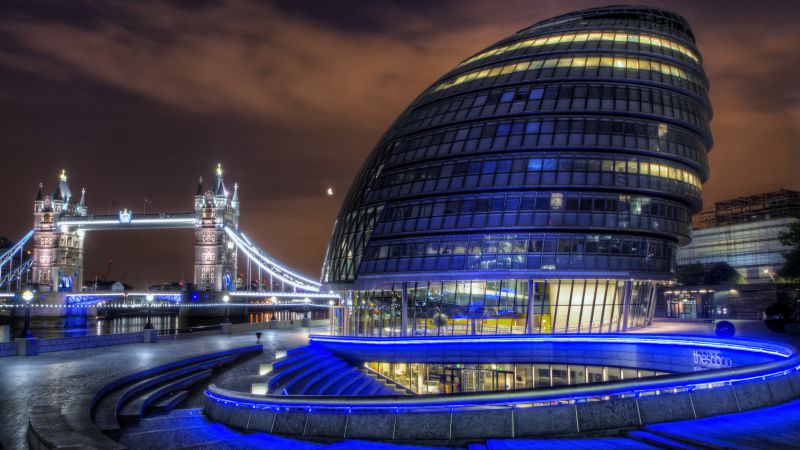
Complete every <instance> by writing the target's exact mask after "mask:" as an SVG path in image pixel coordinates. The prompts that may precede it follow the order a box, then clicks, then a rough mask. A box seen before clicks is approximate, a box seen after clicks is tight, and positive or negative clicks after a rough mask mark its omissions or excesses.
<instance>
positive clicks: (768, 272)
mask: <svg viewBox="0 0 800 450" xmlns="http://www.w3.org/2000/svg"><path fill="white" fill-rule="evenodd" d="M764 273H765V274H767V275H769V277H770V278H771V279H772V282H773V283H774V282H775V274H774V273H773V272H772V271H771V270H770V269H764Z"/></svg>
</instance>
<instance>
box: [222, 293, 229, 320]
mask: <svg viewBox="0 0 800 450" xmlns="http://www.w3.org/2000/svg"><path fill="white" fill-rule="evenodd" d="M230 300H231V297H230V296H229V295H228V294H225V295H223V296H222V301H223V302H225V323H231V319H229V318H228V302H229V301H230Z"/></svg>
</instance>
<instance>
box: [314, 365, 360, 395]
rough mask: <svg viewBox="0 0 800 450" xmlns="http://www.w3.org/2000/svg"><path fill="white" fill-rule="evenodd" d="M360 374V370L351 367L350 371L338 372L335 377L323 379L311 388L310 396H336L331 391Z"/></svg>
mask: <svg viewBox="0 0 800 450" xmlns="http://www.w3.org/2000/svg"><path fill="white" fill-rule="evenodd" d="M357 374H358V370H357V369H356V368H355V367H352V366H350V367H349V368H348V369H345V370H342V371H341V372H337V373H335V374H333V376H331V377H328V378H323V379H321V380H319V381H317V382H316V383H315V384H314V385H313V386H311V388H309V390H308V394H309V395H335V394H334V393H333V392H332V391H331V389H333V388H334V387H336V386H337V385H338V383H343V382H344V381H345V380H350V379H352V377H354V376H356V375H357Z"/></svg>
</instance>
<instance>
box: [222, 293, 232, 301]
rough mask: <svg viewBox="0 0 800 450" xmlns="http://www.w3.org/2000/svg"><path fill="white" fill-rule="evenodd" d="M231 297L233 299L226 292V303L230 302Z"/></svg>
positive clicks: (224, 296)
mask: <svg viewBox="0 0 800 450" xmlns="http://www.w3.org/2000/svg"><path fill="white" fill-rule="evenodd" d="M230 299H231V297H230V295H228V294H225V295H223V296H222V301H223V302H225V303H228V302H229V301H230Z"/></svg>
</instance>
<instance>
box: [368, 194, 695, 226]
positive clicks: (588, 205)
mask: <svg viewBox="0 0 800 450" xmlns="http://www.w3.org/2000/svg"><path fill="white" fill-rule="evenodd" d="M516 211H538V212H546V211H579V212H586V213H606V212H622V213H631V214H635V215H645V216H657V217H664V218H669V219H676V220H687V219H688V212H687V211H686V209H685V208H684V207H683V206H680V205H679V204H677V203H674V202H669V201H666V200H661V199H654V198H652V197H644V196H638V195H617V194H604V193H599V192H581V193H578V192H569V193H561V192H531V193H526V194H518V193H510V194H505V193H502V194H496V195H480V196H475V195H471V196H464V197H457V198H449V199H442V200H438V201H435V202H433V201H427V202H421V203H405V204H400V205H395V206H391V207H389V208H386V212H385V213H384V215H383V218H382V220H395V219H416V218H421V217H436V216H449V215H456V214H472V213H486V212H490V213H508V212H516Z"/></svg>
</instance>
